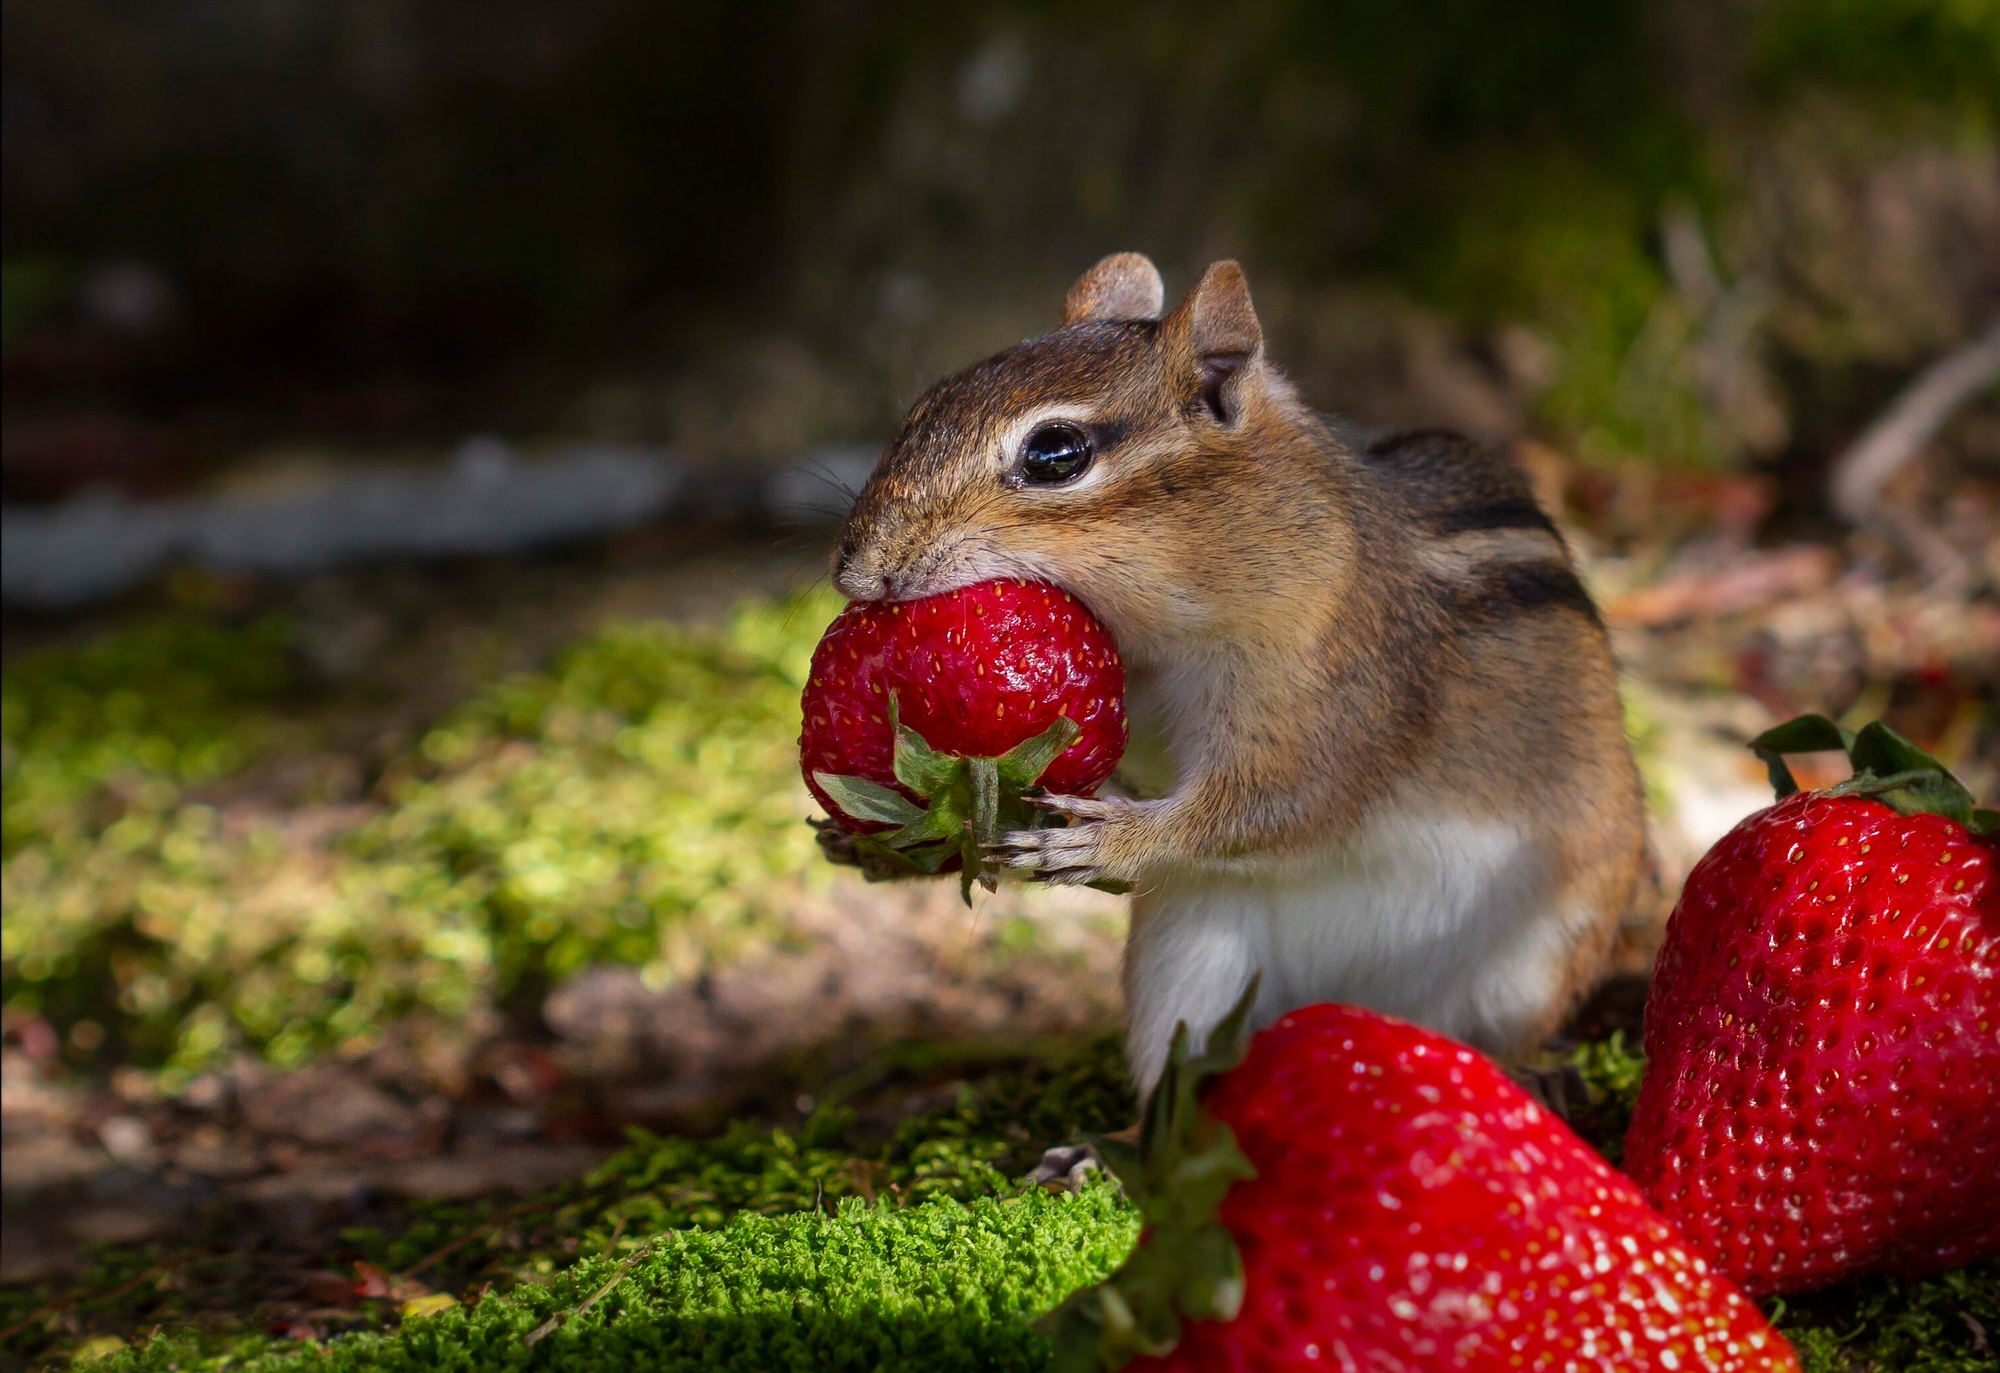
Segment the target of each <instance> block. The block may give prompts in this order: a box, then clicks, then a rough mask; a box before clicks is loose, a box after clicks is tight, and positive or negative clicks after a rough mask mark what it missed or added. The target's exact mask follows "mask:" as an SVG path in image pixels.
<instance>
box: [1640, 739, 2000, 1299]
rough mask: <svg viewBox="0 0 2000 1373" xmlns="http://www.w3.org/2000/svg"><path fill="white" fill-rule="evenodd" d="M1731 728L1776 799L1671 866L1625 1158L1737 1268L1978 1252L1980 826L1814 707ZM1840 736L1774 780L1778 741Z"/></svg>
mask: <svg viewBox="0 0 2000 1373" xmlns="http://www.w3.org/2000/svg"><path fill="white" fill-rule="evenodd" d="M1753 747H1755V748H1757V749H1758V751H1759V752H1760V753H1761V754H1763V755H1764V756H1765V757H1766V758H1767V760H1768V761H1770V762H1771V764H1772V774H1773V781H1774V782H1775V783H1776V784H1777V787H1778V793H1779V795H1780V796H1781V797H1784V798H1785V799H1783V800H1781V801H1780V802H1779V804H1777V805H1776V806H1773V807H1771V808H1770V809H1769V810H1764V811H1760V812H1758V813H1757V814H1756V815H1753V816H1751V817H1750V818H1749V819H1747V820H1745V821H1744V822H1743V823H1742V824H1740V825H1738V826H1737V827H1736V828H1735V829H1734V830H1732V831H1730V833H1729V834H1727V835H1725V836H1724V837H1723V839H1722V841H1721V842H1720V843H1718V844H1717V845H1716V846H1715V847H1714V848H1713V849H1711V850H1710V851H1709V852H1708V855H1707V856H1706V857H1705V858H1703V859H1702V860H1701V862H1700V863H1699V864H1697V865H1696V867H1695V870H1694V871H1693V872H1692V873H1691V874H1689V876H1688V880H1687V885H1686V887H1685V889H1684V890H1683V891H1682V893H1681V900H1680V905H1679V906H1678V908H1676V909H1675V911H1674V914H1673V918H1672V919H1671V920H1670V921H1669V922H1668V925H1667V936H1666V943H1665V945H1664V947H1663V948H1662V949H1661V951H1660V958H1659V963H1658V966H1657V967H1656V969H1655V970H1654V973H1653V987H1652V993H1651V998H1650V1000H1649V1002H1648V1004H1647V1008H1646V1056H1647V1066H1646V1076H1645V1079H1644V1081H1643V1082H1642V1083H1641V1085H1640V1089H1639V1100H1638V1103H1637V1105H1636V1107H1635V1109H1634V1112H1633V1118H1632V1128H1631V1133H1630V1134H1629V1135H1628V1136H1627V1139H1626V1143H1625V1166H1626V1168H1627V1169H1628V1170H1629V1171H1630V1172H1631V1174H1632V1176H1633V1177H1635V1178H1637V1179H1638V1180H1639V1183H1640V1184H1641V1185H1642V1186H1643V1187H1644V1188H1645V1189H1646V1194H1647V1195H1648V1196H1650V1197H1651V1198H1652V1199H1653V1202H1654V1203H1655V1204H1656V1205H1658V1206H1659V1207H1660V1209H1661V1210H1663V1211H1665V1212H1666V1213H1667V1214H1668V1215H1669V1216H1670V1217H1672V1218H1673V1219H1674V1220H1675V1221H1677V1222H1678V1223H1679V1224H1680V1226H1681V1229H1682V1230H1683V1231H1685V1232H1686V1233H1687V1236H1688V1238H1689V1239H1691V1240H1693V1241H1694V1242H1695V1243H1696V1244H1699V1245H1700V1246H1701V1247H1702V1249H1703V1250H1704V1252H1706V1253H1707V1254H1708V1255H1709V1256H1710V1257H1712V1258H1713V1259H1714V1260H1715V1261H1716V1263H1717V1264H1718V1265H1720V1266H1721V1268H1722V1269H1723V1271H1725V1272H1727V1273H1729V1274H1730V1275H1731V1276H1733V1277H1734V1278H1735V1279H1736V1280H1737V1281H1738V1282H1740V1283H1741V1284H1742V1285H1743V1286H1744V1287H1745V1288H1746V1289H1747V1290H1749V1291H1751V1292H1759V1293H1761V1292H1791V1291H1797V1290H1801V1289H1804V1288H1810V1287H1818V1286H1822V1285H1824V1284H1827V1283H1830V1282H1835V1281H1838V1280H1839V1279H1842V1278H1846V1277H1851V1276H1854V1275H1856V1274H1859V1273H1863V1272H1866V1271H1869V1270H1872V1269H1877V1268H1887V1269H1890V1270H1893V1271H1896V1272H1900V1273H1903V1274H1905V1275H1910V1276H1916V1275H1920V1274H1923V1273H1928V1272H1935V1271H1937V1270H1939V1269H1941V1268H1947V1267H1953V1266H1956V1265H1958V1264H1961V1263H1967V1262H1970V1261H1971V1260H1973V1259H1976V1258H1979V1257H1981V1256H1982V1255H1984V1254H1996V1253H2000V879H1996V877H1995V871H1994V870H1995V867H1996V864H2000V843H1996V841H1995V840H1994V839H1993V838H1991V837H1988V836H1982V835H1980V834H1977V833H1975V832H1973V830H1972V829H1971V828H1969V827H1968V825H1969V824H1976V825H1980V826H1982V827H1983V826H1984V825H1985V823H1986V821H1985V817H1987V816H1990V815H1991V813H1990V812H1980V811H1977V810H1975V808H1974V807H1973V806H1972V798H1971V796H1970V795H1969V794H1968V793H1966V791H1965V789H1964V788H1963V787H1961V786H1959V785H1958V783H1957V782H1956V781H1954V780H1953V779H1952V778H1951V775H1950V774H1949V773H1947V772H1945V770H1944V769H1943V768H1942V767H1941V766H1940V765H1939V764H1938V763H1937V760H1935V759H1933V758H1931V757H1929V756H1928V755H1926V754H1924V753H1923V752H1922V751H1921V750H1919V749H1917V748H1916V747H1915V746H1914V745H1912V744H1911V743H1910V742H1909V741H1908V740H1906V739H1903V738H1902V737H1901V736H1899V735H1896V734H1895V733H1894V732H1893V731H1890V730H1888V729H1887V728H1886V727H1885V726H1882V725H1880V724H1874V725H1870V726H1868V727H1867V728H1866V729H1864V730H1862V731H1861V733H1860V734H1859V735H1850V734H1846V733H1845V732H1844V731H1841V730H1839V729H1838V728H1837V727H1836V726H1835V725H1834V724H1833V723H1832V722H1831V721H1828V720H1824V719H1821V718H1819V717H1816V716H1812V717H1807V718H1806V719H1805V720H1803V721H1793V722H1792V724H1790V725H1787V726H1781V727H1780V728H1779V729H1777V730H1773V731H1771V733H1769V734H1767V735H1765V736H1763V737H1762V738H1760V739H1758V740H1757V741H1756V742H1755V744H1754V745H1753ZM1829 747H1831V748H1841V747H1846V748H1848V749H1849V752H1850V756H1851V758H1852V759H1853V761H1854V763H1855V766H1856V768H1857V773H1856V776H1855V778H1854V779H1853V780H1852V781H1849V782H1844V783H1842V784H1841V785H1840V786H1838V787H1834V788H1832V789H1830V790H1828V791H1821V792H1808V793H1802V794H1788V793H1797V791H1798V789H1797V786H1796V784H1794V783H1793V782H1792V780H1791V776H1790V774H1789V773H1788V772H1786V771H1785V769H1784V764H1783V762H1782V761H1781V760H1780V758H1779V755H1780V754H1781V753H1783V752H1802V751H1808V750H1819V749H1824V748H1829Z"/></svg>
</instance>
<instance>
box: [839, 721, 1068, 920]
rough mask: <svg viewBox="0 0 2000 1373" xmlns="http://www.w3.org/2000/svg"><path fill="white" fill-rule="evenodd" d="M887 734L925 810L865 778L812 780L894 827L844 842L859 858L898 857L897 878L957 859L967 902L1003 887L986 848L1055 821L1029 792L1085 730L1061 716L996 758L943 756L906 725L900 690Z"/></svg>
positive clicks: (854, 809)
mask: <svg viewBox="0 0 2000 1373" xmlns="http://www.w3.org/2000/svg"><path fill="white" fill-rule="evenodd" d="M889 728H890V730H891V731H892V732H893V733H894V735H895V739H896V752H895V762H894V767H895V774H896V780H897V781H898V782H900V783H902V785H903V786H905V787H906V788H908V789H909V790H910V791H913V792H915V793H916V794H917V796H918V797H919V798H920V799H921V800H922V801H923V803H924V804H922V805H918V804H917V803H916V802H913V801H911V800H910V799H909V798H908V797H906V796H904V795H903V794H902V793H901V792H899V791H897V790H896V789H895V788H893V787H887V786H884V785H883V784H882V783H880V782H874V781H870V780H869V779H868V778H866V777H839V776H835V775H834V774H832V773H830V772H815V773H814V774H813V775H812V777H813V781H815V782H817V783H818V784H819V786H820V789H821V790H822V791H824V792H825V793H826V794H827V795H828V796H829V797H831V798H832V799H833V800H834V802H835V803H836V804H837V805H839V807H840V809H841V810H843V811H845V812H846V813H847V814H848V815H850V816H852V817H854V818H855V819H857V820H865V821H871V822H874V823H877V824H885V825H894V826H896V828H895V829H893V830H891V831H889V832H888V833H886V834H874V835H866V834H863V835H849V836H846V838H847V839H848V841H849V842H850V843H851V844H852V846H853V847H854V849H855V850H856V851H857V852H860V853H865V854H868V855H869V856H871V857H874V858H876V859H877V860H878V861H881V860H883V859H884V858H885V856H892V857H889V861H888V863H887V866H888V867H889V868H890V869H891V871H892V872H899V873H904V874H908V875H913V876H914V875H917V874H926V875H928V874H932V873H936V872H938V871H940V870H941V869H942V868H943V866H944V865H945V864H946V863H948V862H950V861H951V860H952V859H953V858H957V859H958V860H959V865H960V866H959V884H960V893H961V895H962V896H963V897H964V898H965V900H966V901H967V903H968V904H969V903H970V902H971V900H972V888H973V885H974V884H975V883H977V884H978V885H980V886H983V887H985V888H986V889H987V890H988V891H992V890H993V889H994V887H995V886H996V885H997V883H998V876H999V871H998V869H997V868H996V867H995V866H994V865H993V864H992V863H991V862H990V861H988V860H987V858H986V857H985V846H986V845H988V844H990V843H992V842H994V841H995V840H997V839H998V838H999V837H1000V836H1001V835H1002V834H1005V833H1007V832H1009V831H1012V830H1024V829H1037V828H1040V827H1042V826H1043V825H1046V824H1048V823H1050V822H1051V820H1052V817H1050V816H1049V815H1048V814H1047V813H1046V812H1044V811H1042V810H1039V809H1037V808H1036V807H1035V806H1034V805H1033V804H1032V803H1031V802H1030V801H1029V800H1028V799H1027V797H1026V793H1028V792H1030V791H1032V790H1033V788H1034V786H1035V783H1036V782H1037V780H1039V779H1040V777H1041V775H1042V774H1043V773H1044V772H1046V771H1047V770H1048V766H1049V764H1050V763H1052V762H1054V761H1055V760H1056V758H1057V757H1058V756H1059V755H1060V754H1061V753H1062V751H1063V750H1064V749H1066V748H1068V747H1069V746H1070V745H1071V744H1073V743H1075V742H1076V740H1077V738H1078V736H1079V735H1080V734H1082V730H1080V729H1079V728H1077V726H1076V725H1075V723H1073V722H1072V721H1071V720H1069V719H1068V718H1067V717H1065V716H1060V715H1059V716H1057V717H1056V719H1055V721H1054V723H1052V724H1051V725H1050V726H1049V727H1048V728H1047V729H1045V730H1043V731H1042V732H1041V733H1040V734H1037V735H1035V736H1033V737H1032V738H1029V739H1025V740H1023V741H1022V742H1021V743H1019V744H1016V745H1015V746H1014V747H1013V748H1012V749H1009V750H1008V751H1007V752H1006V753H1004V754H1002V755H1001V756H999V757H997V758H993V757H964V756H962V755H959V754H956V753H944V752H941V751H939V750H937V749H934V748H932V747H931V746H930V744H929V743H928V742H926V741H925V739H924V737H923V736H922V735H920V734H918V733H917V732H916V731H915V730H913V729H911V728H910V727H909V726H908V725H906V724H904V723H903V722H902V716H901V710H900V707H899V705H898V703H897V700H896V694H895V693H894V692H890V693H889ZM896 859H900V860H901V861H900V862H897V861H895V860H896Z"/></svg>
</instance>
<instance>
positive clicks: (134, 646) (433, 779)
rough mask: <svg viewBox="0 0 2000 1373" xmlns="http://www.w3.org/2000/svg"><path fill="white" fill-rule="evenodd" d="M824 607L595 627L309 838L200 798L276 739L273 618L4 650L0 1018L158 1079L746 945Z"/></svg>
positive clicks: (769, 879) (770, 877)
mask: <svg viewBox="0 0 2000 1373" xmlns="http://www.w3.org/2000/svg"><path fill="white" fill-rule="evenodd" d="M832 609H833V607H832V605H831V603H830V602H829V601H827V600H826V599H824V598H810V597H808V598H803V599H794V600H790V601H786V602H783V603H779V604H762V605H755V606H750V607H746V608H745V609H744V610H743V611H741V612H740V613H739V614H738V615H737V616H736V617H735V618H734V619H733V620H731V621H730V622H729V624H728V625H726V626H725V627H723V628H722V629H721V630H719V631H714V632H706V631H697V630H688V629H679V628H672V627H666V626H652V627H623V626H614V627H611V628H607V629H605V630H602V631H600V632H599V633H597V634H595V635H592V636H591V637H589V638H588V639H586V640H584V641H583V642H581V643H579V644H578V645H576V646H575V647H573V648H572V649H571V650H570V651H568V652H567V653H566V654H564V655H563V656H562V658H561V659H560V660H559V661H558V662H557V663H556V665H555V666H554V667H553V668H552V669H550V670H549V671H548V672H545V673H534V674H529V675H526V676H522V677H518V678H514V679H511V680H508V681H505V682H501V683H499V684H497V685H495V686H493V687H491V688H489V689H488V690H486V691H485V692H483V693H481V694H480V695H479V696H478V697H477V698H476V699H474V700H473V701H471V702H470V703H468V704H467V705H466V706H464V707H463V708H462V709H460V710H459V711H457V712H455V713H454V714H453V715H452V716H450V717H449V718H448V719H446V720H445V721H443V722H442V723H440V724H439V725H438V726H437V727H436V728H434V729H433V730H432V731H431V732H430V733H429V734H427V735H426V736H425V737H424V739H423V740H422V742H421V744H420V745H419V746H418V748H417V749H416V750H415V751H414V753H413V754H412V755H411V756H410V757H408V758H406V759H404V760H402V761H401V762H399V763H397V764H395V765H393V766H392V767H391V768H390V770H389V772H388V774H387V775H386V776H385V777H384V778H383V779H382V780H381V781H380V783H379V784H378V785H377V786H376V787H375V789H374V790H375V794H376V795H377V796H378V797H379V798H380V799H381V804H380V805H379V806H377V807H375V808H374V810H373V812H372V813H371V814H369V815H367V816H366V817H365V818H364V817H357V820H358V823H353V824H352V826H351V828H348V829H346V830H345V831H343V832H339V833H337V836H336V837H335V838H334V839H333V840H331V841H328V840H326V839H324V838H320V839H313V838H311V837H301V836H300V835H299V834H298V833H297V832H296V830H288V829H287V827H286V819H287V818H288V817H284V816H280V815H276V814H272V813H268V812H258V811H256V810H255V809H254V808H245V809H246V812H247V813H245V814H240V815H231V814H229V813H227V812H225V811H223V810H222V809H220V808H219V807H218V806H217V805H216V804H214V802H213V801H212V800H209V799H204V793H203V792H202V791H201V790H200V788H202V787H203V786H205V785H208V784H213V783H216V782H217V781H219V780H221V779H223V778H226V777H229V776H231V775H239V774H241V773H242V772H243V770H244V769H245V768H246V767H248V766H249V765H250V764H251V763H253V762H254V761H255V760H256V759H257V758H258V757H259V756H261V755H262V754H263V753H264V752H266V751H267V750H268V749H269V747H270V746H271V744H272V743H273V741H275V740H278V739H281V738H283V737H285V736H286V734H287V732H288V731H289V732H290V733H292V734H293V735H296V734H297V733H298V732H299V731H300V730H301V729H302V728H303V726H301V725H299V724H298V723H297V719H298V717H299V714H300V711H299V707H300V705H301V702H302V697H303V694H304V687H303V684H302V683H301V680H300V676H299V673H298V672H297V671H296V670H295V669H294V668H293V666H292V664H291V659H290V655H289V653H288V651H287V648H286V627H285V625H284V624H283V622H282V621H279V620H267V621H261V622H259V623H257V624H254V625H250V626H247V627H225V626H219V625H215V624H208V623H201V622H193V621H174V622H170V623H168V624H165V625H162V626H157V627H151V628H141V629H136V630H128V631H123V632H120V633H117V634H113V635H111V636H110V637H108V638H106V639H103V640H101V641H98V642H96V643H92V644H88V645H84V646H82V647H59V648H52V649H47V650H43V651H39V652H35V653H31V654H27V655H24V656H23V657H22V658H21V660H20V661H19V662H18V663H10V664H9V665H8V666H7V668H6V673H5V678H4V700H5V715H4V722H5V736H4V740H5V742H4V749H5V752H4V761H5V834H6V854H5V870H4V875H0V882H4V894H5V901H6V907H7V922H6V933H5V943H4V964H0V971H4V995H5V997H6V1001H7V1004H8V1005H9V1006H10V1007H13V1008H16V1009H18V1010H23V1011H29V1012H34V1013H39V1014H42V1015H45V1016H47V1017H48V1018H49V1019H50V1020H51V1021H52V1022H53V1023H54V1024H55V1025H56V1026H57V1027H58V1028H59V1029H61V1030H63V1031H64V1032H66V1033H69V1034H70V1035H71V1038H72V1040H73V1041H74V1040H76V1039H78V1038H82V1037H80V1036H78V1035H76V1034H75V1031H76V1028H77V1027H78V1026H80V1025H85V1024H86V1023H87V1024H88V1025H89V1026H94V1027H96V1028H95V1031H94V1032H90V1033H88V1036H87V1042H88V1043H89V1044H91V1045H95V1044H97V1043H101V1042H103V1041H104V1040H105V1039H106V1032H108V1036H109V1042H110V1046H111V1049H112V1050H115V1051H117V1052H119V1053H120V1054H121V1055H122V1056H124V1057H126V1058H129V1059H132V1060H136V1061H138V1062H141V1063H147V1064H155V1065H158V1064H165V1065H168V1066H170V1067H171V1068H172V1069H174V1070H175V1071H176V1072H178V1073H183V1074H184V1073H187V1072H191V1071H194V1070H197V1069H199V1068H201V1067H202V1066H204V1065H205V1064H207V1063H209V1062H211V1061H213V1060H214V1059H215V1058H216V1057H217V1056H218V1055H219V1054H222V1053H224V1052H226V1051H229V1050H232V1049H235V1048H237V1047H239V1046H247V1047H250V1048H253V1049H256V1050H259V1051H262V1052H263V1053H265V1054H267V1055H268V1056H270V1057H271V1058H273V1059H275V1060H277V1061H279V1062H297V1061H301V1060H303V1059H304V1058H306V1057H307V1056H309V1055H310V1054H312V1053H314V1052H317V1051H321V1050H324V1049H328V1048H332V1047H335V1046H340V1045H347V1046H356V1045H359V1044H362V1043H365V1041H366V1040H367V1038H368V1037H369V1036H371V1035H373V1034H376V1033H379V1031H380V1028H381V1026H382V1025H383V1024H384V1023H387V1022H389V1021H392V1020H394V1019H396V1018H399V1017H409V1016H422V1015H430V1016H434V1017H439V1018H444V1019H457V1018H462V1017H464V1016H465V1015H466V1014H467V1013H468V1012H469V1011H472V1010H474V1009H476V1008H479V1007H484V1006H502V1005H507V1004H509V1003H510V999H511V998H516V997H519V996H523V995H527V996H532V995H534V994H535V993H537V992H538V991H539V990H540V989H541V988H542V987H544V986H545V985H546V983H547V981H548V980H549V979H552V978H554V977H559V976H561V975H562V974H563V973H565V972H568V971H570V970H571V969H573V968H576V967H579V966H581V965H583V964H585V963H588V962H591V961H622V962H627V963H634V964H640V965H643V966H644V967H645V968H646V970H647V976H648V978H649V979H650V980H657V981H659V982H662V983H664V982H666V981H668V980H671V979H672V978H674V977H676V976H684V975H688V974H691V973H693V972H695V971H698V970H699V969H700V968H701V967H702V966H704V964H705V963H706V961H707V960H709V959H711V958H713V957H717V956H721V955H724V954H726V953H728V952H729V951H731V950H732V949H735V948H737V947H740V946H741V945H742V944H743V943H744V942H745V941H748V940H752V939H758V938H770V937H774V936H777V935H779V934H781V933H782V921H781V918H780V893H781V891H783V890H786V889H796V885H797V883H798V882H799V881H801V880H802V879H803V878H806V877H809V876H810V875H812V874H814V873H815V872H816V871H817V867H816V864H815V863H814V861H813V852H814V850H813V847H812V842H811V836H810V835H809V834H808V833H807V831H806V827H805V826H804V825H802V824H800V823H799V819H800V817H801V816H802V815H803V814H804V802H803V799H802V798H803V790H802V788H800V787H799V786H798V785H797V781H796V775H795V773H796V764H795V761H794V756H795V754H794V744H793V740H794V739H795V738H796V737H797V734H798V693H799V690H800V688H801V686H802V684H803V680H804V672H805V666H806V662H807V660H808V658H809V656H810V654H811V650H812V645H813V644H814V643H815V642H816V641H817V639H818V636H819V632H820V630H821V628H822V627H823V626H824V624H825V622H826V620H827V619H828V618H830V617H831V614H832ZM288 721H290V722H291V723H287V722H288ZM225 820H226V821H227V823H225Z"/></svg>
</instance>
